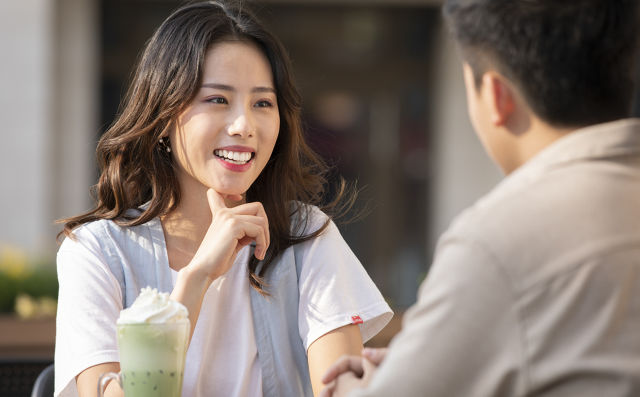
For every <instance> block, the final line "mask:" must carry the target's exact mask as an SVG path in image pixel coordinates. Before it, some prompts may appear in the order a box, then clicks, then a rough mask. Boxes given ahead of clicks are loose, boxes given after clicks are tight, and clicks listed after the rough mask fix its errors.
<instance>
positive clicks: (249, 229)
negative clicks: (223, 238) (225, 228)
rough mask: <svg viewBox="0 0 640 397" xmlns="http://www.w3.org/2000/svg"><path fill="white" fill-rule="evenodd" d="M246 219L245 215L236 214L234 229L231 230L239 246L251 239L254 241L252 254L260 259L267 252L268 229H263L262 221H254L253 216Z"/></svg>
mask: <svg viewBox="0 0 640 397" xmlns="http://www.w3.org/2000/svg"><path fill="white" fill-rule="evenodd" d="M248 219H250V220H247V216H244V217H243V216H236V219H235V222H234V228H235V230H234V231H233V235H234V236H235V238H236V241H237V242H238V244H239V245H241V246H245V245H247V244H249V243H250V242H251V241H255V242H256V249H255V251H254V255H255V257H256V258H258V259H260V260H262V259H264V256H265V253H266V252H267V247H268V243H267V234H268V231H265V228H264V226H263V225H262V222H261V221H256V220H255V217H248ZM252 221H256V222H258V223H259V224H256V223H254V222H252ZM267 229H268V228H267ZM246 237H249V239H247V238H246Z"/></svg>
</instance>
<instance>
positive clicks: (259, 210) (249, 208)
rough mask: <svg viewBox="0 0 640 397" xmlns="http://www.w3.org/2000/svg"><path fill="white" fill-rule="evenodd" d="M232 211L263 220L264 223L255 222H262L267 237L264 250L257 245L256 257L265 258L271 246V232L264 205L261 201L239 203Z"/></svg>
mask: <svg viewBox="0 0 640 397" xmlns="http://www.w3.org/2000/svg"><path fill="white" fill-rule="evenodd" d="M230 211H231V212H232V213H234V214H238V215H251V216H255V217H257V218H260V219H262V220H263V223H260V222H257V221H256V222H254V223H256V224H261V225H262V227H263V228H264V235H265V237H266V243H265V246H264V247H261V248H262V250H261V251H259V250H258V248H259V247H258V246H256V251H255V253H256V258H258V259H264V255H265V254H266V252H267V249H268V248H269V244H271V234H270V233H269V218H267V213H266V212H265V210H264V207H263V206H262V204H261V203H259V202H253V203H247V204H243V205H239V206H237V207H234V208H231V209H230Z"/></svg>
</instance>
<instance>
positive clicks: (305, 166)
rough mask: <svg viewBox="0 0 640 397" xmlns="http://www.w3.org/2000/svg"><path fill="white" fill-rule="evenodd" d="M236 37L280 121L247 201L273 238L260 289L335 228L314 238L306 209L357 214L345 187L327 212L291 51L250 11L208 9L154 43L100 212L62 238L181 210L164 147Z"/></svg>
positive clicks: (194, 10)
mask: <svg viewBox="0 0 640 397" xmlns="http://www.w3.org/2000/svg"><path fill="white" fill-rule="evenodd" d="M230 38H232V39H236V40H247V41H250V42H253V43H255V44H256V45H257V46H258V48H260V49H261V50H262V51H263V53H264V54H265V55H266V57H267V59H268V60H269V63H270V65H271V70H272V73H273V80H274V83H275V88H276V95H277V100H278V108H279V113H280V132H279V134H278V139H277V141H276V144H275V147H274V149H273V153H272V154H271V158H270V159H269V162H268V163H267V165H266V166H265V168H264V170H263V171H262V173H261V174H260V175H259V176H258V178H257V179H256V181H255V182H254V183H253V185H252V186H251V187H250V188H249V190H248V191H247V193H246V201H247V202H252V201H259V202H261V203H262V204H263V206H264V209H265V211H266V213H267V217H268V218H269V232H270V234H271V244H270V246H269V248H268V250H267V253H266V255H265V259H264V260H263V265H262V266H261V267H260V268H259V267H258V265H259V261H258V260H257V259H256V258H255V257H253V256H251V259H250V260H249V264H248V266H249V273H250V274H249V280H250V283H251V285H252V286H253V287H254V288H256V289H257V290H258V291H260V292H261V293H263V294H267V292H266V291H265V288H264V287H265V286H266V285H265V283H264V280H263V276H264V274H265V272H266V271H267V269H268V268H269V265H270V264H271V263H272V262H273V260H274V259H275V258H276V257H277V256H278V255H279V254H280V253H281V252H282V251H284V250H285V249H286V248H287V247H290V246H291V245H293V244H297V243H300V242H303V241H306V240H309V239H311V238H313V237H316V236H317V235H318V234H320V233H321V232H322V231H323V230H324V229H325V228H326V227H327V225H328V223H329V221H327V222H326V223H325V224H324V225H323V226H322V227H321V228H320V229H318V230H315V231H312V232H311V233H307V234H305V233H306V227H307V224H306V222H307V221H308V218H309V211H310V210H311V208H310V207H309V206H308V205H304V204H312V205H317V206H319V207H320V208H321V209H322V210H323V211H325V212H326V213H327V214H329V215H332V214H333V215H336V214H342V213H344V212H345V211H347V210H348V209H349V208H350V207H351V205H352V204H353V202H354V200H355V195H356V194H355V191H354V190H353V189H351V188H350V187H349V186H347V184H346V183H345V182H344V180H342V179H340V183H339V186H338V189H337V193H336V194H335V196H334V198H333V199H332V200H330V201H329V202H328V203H325V197H324V196H325V187H326V186H327V175H328V171H329V168H328V166H327V165H326V163H325V162H324V161H323V160H322V159H321V158H320V157H319V156H318V155H317V154H316V153H314V152H313V150H312V149H311V148H310V147H309V146H308V145H307V144H306V143H305V141H304V137H303V131H302V123H301V98H300V95H299V93H298V91H297V89H296V87H295V85H294V82H293V77H292V74H291V66H290V61H289V57H288V55H287V53H286V52H285V50H284V48H283V46H282V44H281V43H280V42H279V41H278V39H276V38H275V37H274V36H273V35H272V34H271V33H269V32H268V31H267V30H266V29H265V28H264V27H263V26H262V25H261V24H260V23H259V22H258V21H257V19H256V18H255V17H254V16H253V15H252V14H251V13H250V12H248V11H247V10H246V9H244V7H242V6H241V5H237V4H230V3H226V2H220V1H208V2H201V3H195V4H190V5H186V6H183V7H181V8H179V9H178V10H176V11H175V12H173V13H172V14H171V15H170V16H169V17H168V18H167V19H166V20H165V21H164V22H163V23H162V25H161V26H160V27H159V28H158V30H157V31H156V32H155V33H154V35H153V36H152V38H151V40H150V41H149V42H148V43H147V45H146V48H145V50H144V52H143V54H142V57H141V58H140V61H139V63H138V66H137V69H136V73H135V77H134V79H133V81H132V83H131V85H130V87H129V90H128V92H127V95H126V97H125V99H124V102H123V103H122V104H121V110H120V112H119V114H118V116H117V118H116V120H115V121H114V123H113V124H112V125H111V127H110V128H109V129H108V130H107V131H106V132H105V133H104V134H103V136H102V137H101V139H100V141H99V142H98V146H97V149H96V156H97V160H98V164H99V167H100V178H99V180H98V183H97V185H95V186H94V187H93V188H92V193H93V196H94V198H95V208H94V209H92V210H91V211H89V212H87V213H85V214H82V215H78V216H74V217H71V218H67V219H62V220H60V221H59V223H63V224H64V229H63V230H62V231H61V232H60V234H61V235H62V234H64V235H66V236H69V237H72V236H73V229H74V228H76V227H77V226H80V225H82V224H85V223H87V222H91V221H95V220H99V219H109V220H113V221H114V222H116V223H117V224H118V225H121V226H135V225H140V224H144V223H146V222H148V221H150V220H151V219H153V218H155V217H157V216H161V215H164V214H167V213H169V212H171V211H172V210H174V209H175V208H176V207H177V206H178V203H179V202H180V186H179V183H178V180H177V178H176V174H175V168H174V167H175V166H174V163H173V160H172V158H171V154H170V153H167V152H166V150H164V148H163V147H161V146H160V145H159V144H158V141H159V139H160V137H161V136H163V135H166V132H167V131H168V129H169V128H171V126H172V124H173V122H174V121H175V119H176V118H177V116H178V115H179V114H180V113H181V112H182V111H183V110H184V108H185V107H186V106H187V105H188V104H189V103H190V102H191V101H192V100H193V98H194V96H195V95H196V93H197V91H198V89H199V87H200V85H201V83H202V70H203V66H204V59H205V54H206V52H207V50H208V49H209V48H210V47H211V46H212V45H214V44H215V43H217V42H220V41H222V40H228V39H230ZM145 203H148V205H147V206H143V204H145ZM323 203H324V204H323ZM135 208H138V209H140V210H141V211H140V212H138V213H137V215H135V216H131V215H130V213H129V214H126V212H127V210H129V209H135ZM292 223H293V227H292V226H291V225H292ZM258 268H259V270H258Z"/></svg>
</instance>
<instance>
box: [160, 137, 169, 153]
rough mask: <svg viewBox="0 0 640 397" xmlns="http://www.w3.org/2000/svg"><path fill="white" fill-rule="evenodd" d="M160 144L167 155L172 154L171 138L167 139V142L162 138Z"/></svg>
mask: <svg viewBox="0 0 640 397" xmlns="http://www.w3.org/2000/svg"><path fill="white" fill-rule="evenodd" d="M158 144H159V145H160V148H161V149H164V150H166V151H167V153H171V146H169V138H167V142H165V141H164V138H160V139H159V140H158Z"/></svg>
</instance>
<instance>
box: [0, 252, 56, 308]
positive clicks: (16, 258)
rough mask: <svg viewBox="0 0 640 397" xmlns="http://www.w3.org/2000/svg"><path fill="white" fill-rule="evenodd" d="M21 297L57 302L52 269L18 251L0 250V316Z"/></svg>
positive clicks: (54, 273) (53, 270) (48, 264)
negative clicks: (26, 296)
mask: <svg viewBox="0 0 640 397" xmlns="http://www.w3.org/2000/svg"><path fill="white" fill-rule="evenodd" d="M20 294H24V295H28V296H31V297H33V298H43V297H50V298H53V299H57V297H58V279H57V276H56V271H55V267H54V266H53V264H52V263H47V262H44V261H34V260H30V259H29V258H28V257H27V255H25V254H24V253H22V252H20V251H19V250H16V249H13V248H7V247H0V313H10V312H13V311H14V309H15V304H16V297H17V296H18V295H20Z"/></svg>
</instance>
